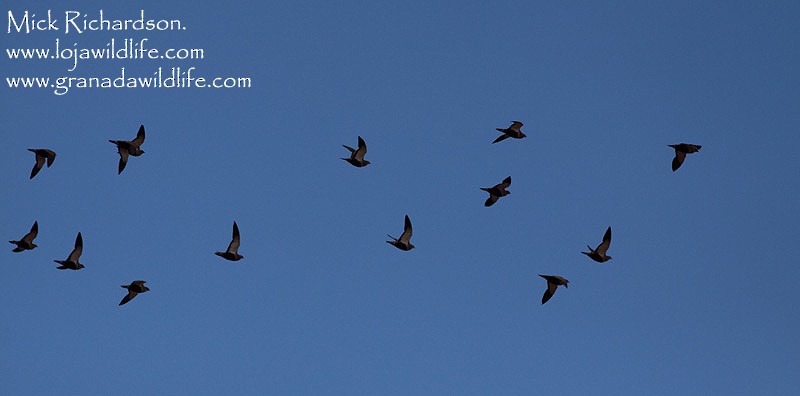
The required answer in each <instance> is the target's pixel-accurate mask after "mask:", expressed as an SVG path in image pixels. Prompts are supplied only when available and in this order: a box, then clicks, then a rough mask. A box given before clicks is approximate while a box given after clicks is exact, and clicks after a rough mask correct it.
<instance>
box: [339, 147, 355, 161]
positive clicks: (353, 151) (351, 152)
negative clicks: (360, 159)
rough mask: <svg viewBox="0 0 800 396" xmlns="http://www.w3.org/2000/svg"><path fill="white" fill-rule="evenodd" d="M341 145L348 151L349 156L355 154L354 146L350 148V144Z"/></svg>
mask: <svg viewBox="0 0 800 396" xmlns="http://www.w3.org/2000/svg"><path fill="white" fill-rule="evenodd" d="M342 147H344V148H346V149H347V150H348V151H350V158H353V155H354V154H355V152H356V149H354V148H352V147H350V146H347V145H344V144H343V145H342Z"/></svg>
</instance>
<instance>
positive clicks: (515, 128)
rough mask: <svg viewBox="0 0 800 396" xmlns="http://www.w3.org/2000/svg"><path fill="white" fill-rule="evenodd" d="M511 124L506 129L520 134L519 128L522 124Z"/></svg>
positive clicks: (513, 122)
mask: <svg viewBox="0 0 800 396" xmlns="http://www.w3.org/2000/svg"><path fill="white" fill-rule="evenodd" d="M511 122H512V124H511V126H510V127H508V129H510V130H512V131H515V132H517V133H521V132H522V131H521V130H520V128H522V123H521V122H519V121H511Z"/></svg>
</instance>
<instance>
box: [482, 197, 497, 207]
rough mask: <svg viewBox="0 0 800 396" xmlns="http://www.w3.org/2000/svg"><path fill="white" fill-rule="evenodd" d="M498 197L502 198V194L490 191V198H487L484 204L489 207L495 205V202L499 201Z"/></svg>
mask: <svg viewBox="0 0 800 396" xmlns="http://www.w3.org/2000/svg"><path fill="white" fill-rule="evenodd" d="M498 199H500V196H498V195H494V194H492V193H489V198H486V202H484V203H483V206H486V207H487V208H488V207H489V206H492V205H494V203H495V202H497V200H498Z"/></svg>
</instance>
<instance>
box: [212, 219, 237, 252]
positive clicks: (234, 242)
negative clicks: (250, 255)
mask: <svg viewBox="0 0 800 396" xmlns="http://www.w3.org/2000/svg"><path fill="white" fill-rule="evenodd" d="M239 244H240V237H239V226H238V225H237V224H236V222H235V221H234V222H233V236H232V237H231V243H229V244H228V249H227V250H225V251H224V252H214V254H216V255H217V256H220V257H222V258H224V259H225V260H230V261H239V260H241V259H243V258H244V256H242V255H241V254H239Z"/></svg>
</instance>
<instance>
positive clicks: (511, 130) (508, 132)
mask: <svg viewBox="0 0 800 396" xmlns="http://www.w3.org/2000/svg"><path fill="white" fill-rule="evenodd" d="M511 122H512V124H511V126H510V127H508V128H505V129H503V128H495V129H497V130H498V131H499V132H503V134H502V135H500V136H499V137H498V138H497V139H495V140H494V141H493V142H492V144H495V143H497V142H501V141H503V140H506V139H508V138H510V137H511V138H514V139H522V138H524V137H526V136H528V135H526V134H524V133H522V131H521V130H520V128H522V122H520V121H511Z"/></svg>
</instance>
